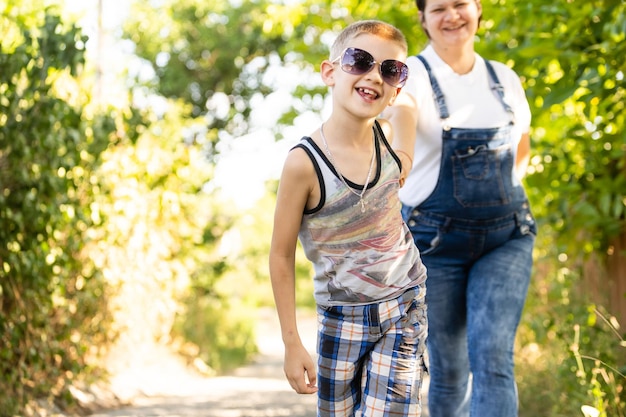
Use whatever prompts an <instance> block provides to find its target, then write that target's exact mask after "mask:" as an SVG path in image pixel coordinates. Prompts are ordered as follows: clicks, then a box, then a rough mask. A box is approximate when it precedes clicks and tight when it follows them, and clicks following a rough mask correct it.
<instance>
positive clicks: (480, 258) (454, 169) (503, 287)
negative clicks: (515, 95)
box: [402, 56, 536, 417]
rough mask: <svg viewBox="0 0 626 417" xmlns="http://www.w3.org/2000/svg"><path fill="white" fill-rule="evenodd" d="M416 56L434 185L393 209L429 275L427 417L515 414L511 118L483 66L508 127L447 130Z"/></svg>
mask: <svg viewBox="0 0 626 417" xmlns="http://www.w3.org/2000/svg"><path fill="white" fill-rule="evenodd" d="M418 58H419V59H420V60H421V61H422V63H423V64H424V66H425V68H426V70H427V72H428V75H429V77H430V83H431V85H432V88H433V92H434V96H435V97H434V99H435V101H436V104H437V106H438V107H439V114H440V117H441V121H442V125H443V130H442V140H443V144H442V156H441V158H442V159H441V169H440V173H439V178H438V181H437V185H436V187H435V189H434V190H433V192H432V194H431V195H430V196H429V197H428V198H427V199H426V200H425V201H424V202H423V203H421V204H420V205H419V206H417V207H409V206H403V208H402V215H403V218H404V220H405V221H406V222H407V224H408V226H409V229H410V230H411V233H412V234H413V237H414V240H415V243H416V245H417V246H418V248H419V250H420V253H421V256H422V261H423V262H424V264H425V265H426V267H427V269H428V279H427V281H426V285H427V293H426V302H427V305H428V311H429V313H428V319H429V335H428V343H427V345H428V351H429V359H430V378H431V379H430V387H429V399H428V404H429V412H430V416H431V417H464V416H468V415H471V416H472V417H490V416H493V417H514V416H517V388H516V385H515V378H514V373H513V345H514V339H515V333H516V330H517V326H518V324H519V320H520V316H521V312H522V309H523V306H524V302H525V299H526V294H527V290H528V285H529V281H530V272H531V267H532V250H533V245H534V240H535V235H536V225H535V222H534V219H533V216H532V214H531V212H530V208H529V205H528V200H527V198H526V193H525V191H524V189H523V187H522V185H521V184H520V183H519V181H517V180H516V179H515V175H513V168H514V163H515V149H513V146H514V142H513V140H512V137H511V128H512V126H513V123H514V115H513V111H512V110H511V108H510V107H509V106H508V104H507V103H506V102H505V101H504V93H503V89H502V86H501V84H500V82H499V80H498V78H497V76H496V74H495V71H494V69H493V67H492V66H491V64H490V63H489V62H488V61H485V62H486V65H487V70H488V73H489V76H490V85H492V88H493V89H494V91H495V93H496V94H497V96H498V97H499V99H500V102H501V103H502V106H503V107H504V108H505V110H506V111H507V112H508V113H509V114H510V115H511V122H510V123H509V124H508V125H506V126H502V127H498V128H485V129H465V128H452V127H450V126H448V125H447V118H448V116H449V113H448V109H447V106H446V102H445V98H444V96H443V93H442V91H441V88H440V87H439V84H438V83H437V80H436V79H435V77H434V75H433V74H432V71H431V69H430V66H429V65H428V63H427V62H426V60H425V59H424V58H423V57H421V56H418ZM470 372H471V383H470Z"/></svg>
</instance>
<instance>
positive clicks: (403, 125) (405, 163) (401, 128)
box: [383, 91, 417, 186]
mask: <svg viewBox="0 0 626 417" xmlns="http://www.w3.org/2000/svg"><path fill="white" fill-rule="evenodd" d="M383 117H384V118H385V119H387V120H388V121H389V122H390V123H391V129H390V132H389V136H388V139H389V141H391V143H392V147H393V149H394V151H395V152H396V154H397V155H398V157H399V158H400V160H401V161H402V172H401V173H400V186H402V185H404V180H405V179H406V177H407V176H408V175H409V171H411V167H412V166H413V153H414V150H415V130H416V128H417V104H416V102H415V98H414V97H413V96H412V95H410V94H409V93H407V92H404V91H401V92H400V93H399V94H398V96H397V97H396V99H395V102H394V103H393V105H391V106H389V107H387V108H386V109H385V111H384V112H383ZM385 133H387V132H385Z"/></svg>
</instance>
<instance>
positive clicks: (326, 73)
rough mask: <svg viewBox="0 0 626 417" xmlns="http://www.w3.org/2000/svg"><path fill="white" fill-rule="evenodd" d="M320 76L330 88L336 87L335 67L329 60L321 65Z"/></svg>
mask: <svg viewBox="0 0 626 417" xmlns="http://www.w3.org/2000/svg"><path fill="white" fill-rule="evenodd" d="M320 75H321V76H322V81H324V84H326V85H327V86H329V87H332V86H334V85H335V66H334V65H333V63H332V62H330V61H329V60H327V59H326V60H324V61H322V64H321V65H320Z"/></svg>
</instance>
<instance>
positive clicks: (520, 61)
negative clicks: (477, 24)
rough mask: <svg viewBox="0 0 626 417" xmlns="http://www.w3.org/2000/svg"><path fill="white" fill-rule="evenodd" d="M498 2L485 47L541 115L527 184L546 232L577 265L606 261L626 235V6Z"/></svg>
mask: <svg viewBox="0 0 626 417" xmlns="http://www.w3.org/2000/svg"><path fill="white" fill-rule="evenodd" d="M494 3H495V2H494ZM497 3H498V4H497V6H496V7H490V8H489V9H487V7H485V9H486V10H485V23H484V26H485V27H486V29H485V31H484V35H483V37H482V39H481V43H480V46H481V48H482V49H483V50H484V51H486V54H488V55H489V56H493V57H494V58H496V59H501V60H503V61H505V62H508V63H509V64H510V65H512V66H514V68H515V70H516V71H517V72H518V73H519V74H520V75H521V76H522V78H523V80H524V84H525V86H526V91H527V95H528V97H529V99H530V102H531V107H532V111H533V115H534V120H533V126H534V129H533V132H532V139H533V149H534V151H533V153H534V156H533V158H532V161H531V172H532V173H533V175H530V176H529V177H528V180H527V182H528V186H529V187H528V189H529V190H530V194H531V198H532V200H533V206H534V207H535V212H536V214H537V217H539V219H540V221H541V224H542V230H549V231H550V233H555V235H554V236H555V238H556V239H557V242H558V244H559V245H560V247H561V248H562V250H563V251H565V252H567V253H568V254H569V255H570V256H572V257H573V258H576V257H577V256H578V255H579V254H580V253H581V250H582V251H583V252H585V253H592V252H597V253H603V252H605V251H606V250H607V248H608V246H609V244H610V242H611V239H612V238H614V237H615V236H617V235H618V234H619V233H623V232H624V230H625V226H626V195H625V192H624V190H626V166H625V164H626V135H625V133H624V126H625V124H626V123H625V116H624V114H625V112H624V95H625V94H626V89H625V85H624V72H626V64H625V63H624V60H623V59H621V58H620V57H622V56H624V54H625V53H626V42H624V37H625V35H624V27H625V26H626V18H625V17H624V11H625V7H626V5H625V3H624V2H623V1H619V0H617V1H608V2H607V1H602V0H596V1H588V2H582V3H581V2H573V1H572V2H559V3H555V4H548V3H540V2H536V3H535V2H520V1H507V2H505V5H506V6H507V7H501V6H502V3H503V2H497ZM511 10H513V13H511ZM538 16H540V18H537V17H538ZM580 241H584V244H583V245H580V244H579V243H578V242H580Z"/></svg>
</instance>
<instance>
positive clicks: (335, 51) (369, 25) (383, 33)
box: [330, 20, 408, 60]
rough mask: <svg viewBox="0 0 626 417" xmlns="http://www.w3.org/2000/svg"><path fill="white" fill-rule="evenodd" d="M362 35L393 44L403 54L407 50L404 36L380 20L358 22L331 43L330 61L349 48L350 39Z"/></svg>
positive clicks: (349, 26)
mask: <svg viewBox="0 0 626 417" xmlns="http://www.w3.org/2000/svg"><path fill="white" fill-rule="evenodd" d="M364 33H369V34H370V35H374V36H378V37H381V38H383V39H387V40H389V41H392V42H395V43H397V44H398V45H400V46H401V47H402V49H403V50H404V52H406V51H407V49H408V46H407V42H406V38H405V37H404V34H403V33H402V32H401V31H400V30H399V29H398V28H396V27H395V26H393V25H390V24H389V23H385V22H382V21H380V20H360V21H358V22H354V23H352V24H350V25H348V26H347V27H346V28H345V29H344V30H342V31H341V33H340V34H339V36H337V39H335V42H333V45H332V46H331V48H330V59H331V60H334V59H337V57H338V56H339V54H341V53H342V52H343V50H344V49H346V48H347V47H348V46H349V45H348V44H349V43H350V41H352V39H355V38H357V37H358V36H360V35H362V34H364Z"/></svg>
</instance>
